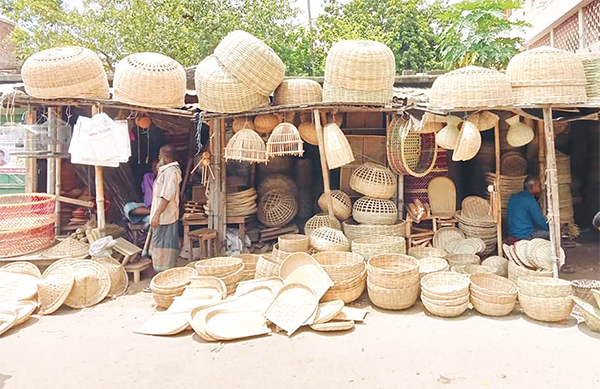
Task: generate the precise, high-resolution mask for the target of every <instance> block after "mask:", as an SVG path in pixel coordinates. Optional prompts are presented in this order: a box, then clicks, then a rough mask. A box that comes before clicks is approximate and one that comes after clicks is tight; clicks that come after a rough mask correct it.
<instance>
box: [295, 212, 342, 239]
mask: <svg viewBox="0 0 600 389" xmlns="http://www.w3.org/2000/svg"><path fill="white" fill-rule="evenodd" d="M321 227H329V228H335V229H336V230H341V229H342V224H341V223H340V221H339V220H337V219H335V220H331V218H330V217H329V215H328V214H326V213H318V214H316V215H314V216H313V217H311V218H310V219H308V220H307V221H306V223H305V224H304V234H305V235H307V236H310V235H311V234H312V232H313V231H314V230H316V229H317V228H321Z"/></svg>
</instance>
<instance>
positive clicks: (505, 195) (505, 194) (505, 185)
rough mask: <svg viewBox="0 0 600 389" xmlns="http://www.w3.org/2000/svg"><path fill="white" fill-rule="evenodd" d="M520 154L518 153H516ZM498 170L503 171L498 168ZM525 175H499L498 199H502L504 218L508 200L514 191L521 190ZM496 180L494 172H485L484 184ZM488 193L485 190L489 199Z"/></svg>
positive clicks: (491, 183)
mask: <svg viewBox="0 0 600 389" xmlns="http://www.w3.org/2000/svg"><path fill="white" fill-rule="evenodd" d="M517 154H519V155H521V154H520V153H517ZM500 171H503V170H502V169H500ZM525 172H527V166H525ZM525 177H527V176H524V175H523V176H514V177H512V176H507V175H502V174H501V175H500V186H499V188H498V191H499V192H500V199H501V200H502V203H501V204H502V217H503V218H506V210H507V209H508V200H510V197H511V196H512V195H514V194H515V193H519V192H520V191H522V190H523V181H525ZM495 180H496V174H495V173H486V174H485V183H486V186H488V185H493V184H494V182H495ZM489 196H490V193H489V192H487V191H486V198H487V199H488V200H489V198H490V197H489Z"/></svg>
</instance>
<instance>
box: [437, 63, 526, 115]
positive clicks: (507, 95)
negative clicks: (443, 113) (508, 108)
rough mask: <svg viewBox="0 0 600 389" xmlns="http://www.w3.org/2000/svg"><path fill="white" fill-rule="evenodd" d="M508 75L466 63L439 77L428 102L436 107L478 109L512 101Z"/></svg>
mask: <svg viewBox="0 0 600 389" xmlns="http://www.w3.org/2000/svg"><path fill="white" fill-rule="evenodd" d="M513 101H514V100H513V93H512V90H511V87H510V82H509V79H508V77H506V75H504V74H502V73H500V72H499V71H496V70H492V69H484V68H480V67H477V66H467V67H464V68H461V69H457V70H453V71H451V72H449V73H446V74H443V75H441V76H440V77H438V78H437V79H436V80H435V81H434V83H433V86H432V87H431V93H430V96H429V103H430V104H431V106H432V107H437V108H476V107H494V106H502V105H512V104H513Z"/></svg>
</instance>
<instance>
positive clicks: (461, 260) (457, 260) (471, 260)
mask: <svg viewBox="0 0 600 389" xmlns="http://www.w3.org/2000/svg"><path fill="white" fill-rule="evenodd" d="M447 259H448V264H450V267H454V266H466V265H479V263H480V260H479V256H477V255H475V254H452V255H449V256H448V258H447Z"/></svg>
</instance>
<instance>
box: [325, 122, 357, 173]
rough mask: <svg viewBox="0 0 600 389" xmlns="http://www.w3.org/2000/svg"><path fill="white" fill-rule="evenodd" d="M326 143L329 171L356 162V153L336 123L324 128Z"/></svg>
mask: <svg viewBox="0 0 600 389" xmlns="http://www.w3.org/2000/svg"><path fill="white" fill-rule="evenodd" d="M323 138H324V142H325V158H326V159H327V166H328V167H329V170H331V169H336V168H338V167H342V166H344V165H347V164H349V163H352V162H354V153H353V152H352V148H351V147H350V143H349V142H348V139H346V135H344V133H343V132H342V130H341V129H340V127H339V126H338V125H337V124H335V123H329V124H327V125H325V127H324V128H323Z"/></svg>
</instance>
